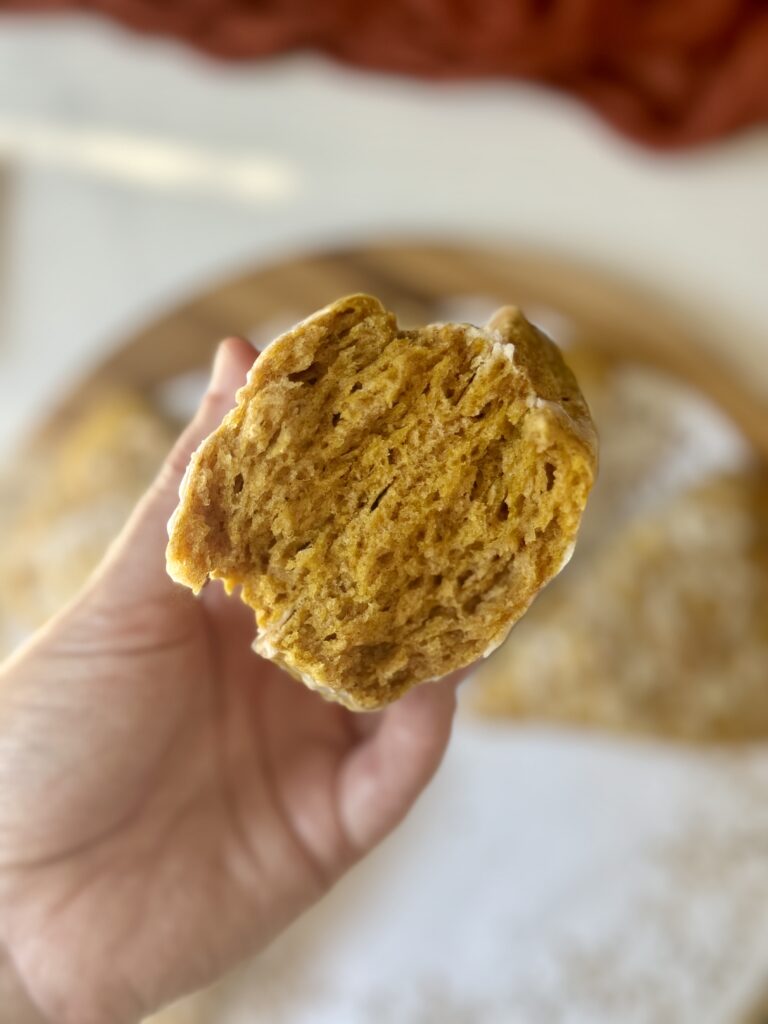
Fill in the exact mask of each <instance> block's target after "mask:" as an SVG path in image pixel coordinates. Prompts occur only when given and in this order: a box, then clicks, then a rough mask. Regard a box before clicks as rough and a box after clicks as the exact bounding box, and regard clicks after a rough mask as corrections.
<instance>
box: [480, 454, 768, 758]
mask: <svg viewBox="0 0 768 1024" xmlns="http://www.w3.org/2000/svg"><path fill="white" fill-rule="evenodd" d="M766 609H768V477H766V476H765V474H763V473H761V472H760V471H758V470H756V469H751V470H748V471H745V472H743V473H739V474H734V475H732V476H725V477H718V478H716V479H713V480H711V481H709V482H708V483H706V484H703V485H700V486H698V487H696V488H694V489H692V490H691V491H689V492H688V493H686V494H684V495H682V496H680V497H678V498H677V499H675V500H673V501H672V502H670V503H669V504H668V505H667V506H666V507H665V508H663V509H661V510H659V511H658V512H657V513H656V514H655V515H654V516H652V517H650V518H648V519H645V520H641V521H639V522H637V523H635V524H633V525H631V526H630V527H628V528H627V529H626V530H625V531H624V532H619V533H618V534H617V535H616V536H615V537H614V538H613V539H612V540H611V541H610V542H609V543H608V544H606V546H605V547H604V548H603V549H602V550H600V551H599V552H598V553H597V554H596V555H595V556H594V558H593V560H592V563H591V564H590V568H589V571H586V572H585V571H583V570H582V571H581V572H576V573H574V574H569V575H568V577H567V578H566V579H564V580H562V581H561V582H559V583H558V586H557V587H553V588H552V589H551V590H549V591H548V592H547V593H546V594H545V595H544V596H543V597H542V600H541V601H540V602H538V603H537V605H536V608H535V611H534V613H533V614H532V615H530V616H528V617H527V618H526V619H525V621H524V622H522V623H521V624H520V627H519V629H517V630H515V637H514V641H513V642H512V643H510V644H508V645H506V646H505V647H504V648H503V649H502V650H500V651H499V652H498V654H497V655H496V656H495V657H494V658H491V659H490V661H489V662H488V664H487V665H486V666H484V668H483V670H482V672H481V673H480V675H479V677H478V679H477V680H476V682H475V683H474V688H473V697H474V704H475V706H476V708H478V709H479V710H481V711H482V712H484V713H486V714H490V715H509V716H514V717H521V716H522V717H534V718H546V719H554V720H561V721H567V722H573V723H582V724H590V725H599V726H602V727H607V728H611V729H618V730H623V731H633V732H642V733H650V734H654V735H662V736H671V737H676V738H682V739H687V740H695V741H699V742H705V741H706V742H712V741H718V742H723V741H735V740H745V739H755V738H758V737H761V738H765V737H766V736H768V686H767V685H766V669H767V667H768V612H767V611H766Z"/></svg>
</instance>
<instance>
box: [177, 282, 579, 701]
mask: <svg viewBox="0 0 768 1024" xmlns="http://www.w3.org/2000/svg"><path fill="white" fill-rule="evenodd" d="M594 468H595V438H594V433H593V429H592V425H591V420H590V418H589V412H588V410H587V408H586V404H585V403H584V401H583V399H582V397H581V394H580V392H579V390H578V387H577V385H576V382H575V380H574V378H573V376H572V375H571V374H570V372H569V371H568V370H567V368H566V367H565V365H564V363H563V361H562V359H561V357H560V354H559V352H558V351H557V349H556V348H555V346H554V345H553V344H552V343H551V342H550V341H549V340H548V339H547V338H546V337H545V336H544V335H542V334H540V333H539V332H538V331H536V330H535V329H534V328H533V327H532V326H531V325H530V324H528V322H527V321H526V320H525V319H524V318H523V317H522V315H521V314H520V313H519V312H518V311H517V310H514V309H511V308H508V309H504V310H501V311H500V312H499V313H498V314H497V315H496V316H495V317H494V319H493V320H492V321H491V323H490V324H489V325H488V327H487V328H486V329H484V330H480V329H478V328H475V327H471V326H469V325H464V324H436V325H431V326H428V327H424V328H422V329H419V330H402V329H400V328H399V327H398V325H397V322H396V320H395V317H394V315H393V314H391V313H389V312H387V311H386V310H385V309H384V308H383V307H382V305H381V304H380V303H379V302H378V300H376V299H374V298H371V297H369V296H353V297H351V298H349V299H345V300H341V301H339V302H337V303H334V304H333V305H332V306H329V307H327V308H326V309H325V310H323V311H321V312H320V313H319V314H316V315H315V316H314V317H312V318H310V319H309V320H307V321H304V322H303V323H302V324H299V325H298V327H296V328H295V329H294V330H293V331H291V332H289V333H288V334H287V335H284V336H282V337H281V338H280V339H278V340H277V341H276V342H275V343H274V344H273V345H272V346H271V347H270V348H268V349H267V351H266V352H265V353H264V354H263V355H262V356H260V357H259V359H258V360H257V362H256V363H255V364H254V367H253V370H252V371H251V374H250V377H249V381H248V383H247V385H246V386H245V387H244V388H243V389H242V390H241V391H240V393H239V395H238V404H237V407H236V408H235V409H234V410H233V411H232V412H231V413H230V414H229V415H228V416H227V417H226V419H225V420H224V422H223V423H222V425H221V427H220V428H219V429H218V430H217V431H216V432H215V433H214V434H213V435H212V436H211V437H210V438H209V439H208V440H207V441H206V442H205V443H204V444H203V445H202V447H201V448H200V449H199V451H198V452H197V453H196V455H195V457H194V458H193V462H192V464H191V466H190V471H189V474H188V478H187V481H186V485H185V488H184V490H183V493H182V499H181V504H180V506H179V509H178V510H177V513H176V515H175V517H174V519H173V520H172V523H171V528H170V543H169V548H168V566H169V571H170V573H171V575H172V576H173V577H174V578H175V579H177V580H179V581H180V582H183V583H185V584H187V585H188V586H190V587H192V588H193V589H194V590H196V591H197V590H199V589H200V587H201V586H202V585H203V584H204V582H205V580H206V579H207V578H209V577H211V578H217V579H222V580H224V581H225V584H226V586H227V587H228V588H229V589H234V588H236V587H239V588H241V596H242V599H243V600H244V601H245V602H246V603H247V604H248V605H250V606H251V607H252V608H253V609H254V610H255V612H256V619H257V624H258V629H259V636H258V639H257V643H256V649H257V650H259V651H260V653H262V654H264V655H265V656H267V657H271V658H273V659H274V660H276V661H278V662H279V663H280V664H282V665H284V666H285V667H286V668H288V669H289V671H291V672H292V673H293V674H294V675H296V676H297V677H299V678H301V679H303V680H304V682H306V683H307V684H308V685H310V686H313V687H315V688H318V689H321V690H323V691H325V692H327V693H328V694H329V695H331V696H333V697H335V698H336V699H338V700H340V701H342V702H343V703H345V704H347V705H348V706H350V707H353V708H360V709H362V708H375V707H379V706H381V705H383V704H385V703H387V702H389V701H391V700H393V699H395V698H396V697H398V696H399V695H401V694H402V693H403V692H404V691H405V690H406V689H408V688H409V687H411V686H413V685H414V684H415V683H418V682H422V681H425V680H429V679H433V678H437V677H440V676H442V675H444V674H445V673H447V672H449V671H451V670H453V669H455V668H457V667H459V666H463V665H467V664H469V663H470V662H472V661H474V660H475V659H476V658H478V657H480V656H482V655H483V654H485V653H487V651H488V650H489V648H493V647H494V646H495V645H497V644H498V643H499V642H501V640H502V639H503V638H504V636H505V635H506V633H507V631H508V630H509V628H510V626H511V625H512V623H514V622H515V621H516V620H517V619H518V618H519V617H520V616H521V615H522V614H523V612H524V611H525V609H526V608H527V607H528V605H529V603H530V602H531V600H532V599H533V597H534V596H535V594H536V593H537V591H538V590H539V589H540V588H541V587H542V586H543V585H544V584H545V583H546V582H547V581H548V580H549V579H550V578H551V577H552V576H553V575H555V573H557V572H558V570H559V569H560V568H561V567H562V565H563V563H564V561H565V560H567V557H568V554H569V552H570V550H571V548H572V545H573V542H574V539H575V535H576V532H577V529H578V524H579V520H580V517H581V513H582V511H583V509H584V505H585V503H586V500H587V495H588V492H589V489H590V487H591V485H592V481H593V476H594Z"/></svg>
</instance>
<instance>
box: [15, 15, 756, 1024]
mask: <svg viewBox="0 0 768 1024" xmlns="http://www.w3.org/2000/svg"><path fill="white" fill-rule="evenodd" d="M767 124H768V12H766V9H765V5H764V4H763V3H761V2H757V0H756V2H753V3H749V2H738V0H687V2H681V3H676V4H670V3H663V2H659V3H652V4H644V3H637V2H627V0H625V2H621V3H616V4H612V5H606V4H600V3H597V2H593V3H589V2H587V3H583V2H576V0H569V2H567V0H555V2H548V3H544V2H534V0H526V2H522V0H508V2H501V0H493V2H492V0H483V2H478V3H474V4H470V3H452V2H449V0H430V2H420V3H417V2H415V0H401V2H394V0H393V2H390V3H386V4H385V3H381V4H378V3H371V4H366V5H355V4H351V3H349V2H348V0H347V2H340V0H337V2H335V3H326V4H320V5H313V4H309V3H305V2H302V0H272V2H271V3H262V2H255V0H254V2H246V0H240V2H229V0H197V2H193V0H174V2H168V3H165V4H162V5H158V4H153V3H148V2H143V0H122V2H117V0H115V2H109V3H107V2H104V3H99V2H97V0H93V2H88V3H74V2H73V3H66V2H54V0H38V2H29V3H22V2H17V3H3V2H0V387H1V388H2V402H0V463H2V465H3V467H4V468H3V470H2V475H0V487H1V489H0V651H2V652H7V651H8V650H11V649H12V648H13V646H14V645H15V644H16V643H17V642H18V640H19V639H21V638H22V637H23V636H24V635H26V634H27V633H28V632H29V631H30V630H31V629H33V628H34V627H35V626H36V625H38V624H39V622H40V621H42V620H44V618H45V617H47V615H48V614H50V613H51V612H53V611H54V610H55V609H56V608H57V607H59V606H60V605H61V603H63V602H64V601H65V600H67V599H68V597H69V596H71V594H72V593H73V592H74V591H76V589H77V588H78V586H79V585H80V584H81V582H82V580H83V579H84V578H85V576H86V575H87V573H88V572H89V571H90V568H91V567H92V566H93V564H95V562H96V560H97V559H98V557H99V556H100V553H101V552H102V550H103V549H104V547H105V546H106V544H107V543H108V541H109V539H110V538H111V537H112V536H113V535H114V533H115V532H116V531H117V530H118V529H119V527H120V525H121V523H122V521H123V520H124V518H125V516H126V515H127V512H128V510H129V509H130V507H131V505H132V503H133V501H134V500H135V498H136V496H137V495H138V494H139V493H140V492H141V490H142V489H143V487H144V486H145V484H146V482H147V481H148V480H149V479H150V478H151V475H152V473H153V471H154V468H155V466H156V465H157V464H158V462H159V460H160V459H161V458H162V456H163V454H164V452H165V451H166V450H167V447H168V445H169V443H170V440H171V439H172V438H173V436H174V435H175V432H176V431H177V429H178V425H179V424H180V423H181V422H183V421H184V419H185V418H186V417H187V416H188V415H189V413H190V412H191V410H192V409H193V408H194V404H195V402H196V399H197V397H198V395H199V393H200V391H201V388H202V386H203V382H204V379H205V372H206V369H207V366H208V364H209V360H210V356H211V353H212V351H213V348H214V346H215V343H216V341H217V340H218V339H219V338H220V337H223V336H225V335H227V334H232V333H244V334H246V335H248V336H249V337H251V338H252V339H253V340H255V341H257V342H259V343H265V342H267V341H268V340H269V339H270V338H271V337H273V336H274V335H275V333H277V332H278V331H279V330H281V329H283V328H284V327H286V326H288V325H289V324H291V323H292V322H294V321H295V320H296V319H298V318H300V317H301V316H303V315H305V314H307V313H308V312H310V311H312V310H313V309H315V308H317V307H318V306H320V305H322V304H324V303H325V302H328V301H330V300H332V299H334V298H336V297H338V296H340V295H342V294H344V293H347V292H350V291H354V290H370V291H372V292H374V293H375V294H378V295H380V297H381V298H382V299H383V300H384V301H385V302H387V303H388V304H389V305H391V306H392V308H393V309H395V311H396V312H397V313H398V315H399V316H400V318H401V320H402V321H403V322H404V323H406V324H408V323H411V324H416V323H423V322H425V321H426V320H429V319H447V318H449V317H450V318H457V319H468V320H473V321H478V320H482V319H483V318H484V317H486V316H487V315H488V314H489V313H490V312H491V311H492V310H493V309H494V308H495V307H496V306H497V305H500V304H502V303H504V302H513V303H518V304H520V305H521V306H523V308H524V309H525V310H526V311H527V312H528V313H529V315H530V316H531V317H532V318H533V319H534V320H536V321H538V322H539V323H540V324H541V325H542V326H544V327H545V328H546V329H547V330H549V331H550V332H551V333H552V334H553V336H554V337H555V338H556V339H557V340H558V341H560V342H561V343H562V344H563V345H564V347H565V348H566V351H567V353H568V358H569V359H570V361H571V362H572V365H573V367H574V369H575V370H576V372H577V376H578V377H579V379H580V381H581V383H582V385H583V387H584V390H585V393H586V395H587V397H588V399H589V400H590V403H591V405H592V407H593V412H594V415H595V418H596V421H597V424H598V428H599V430H600V433H601V437H602V471H601V480H600V483H599V484H598V487H597V488H596V491H595V495H594V498H593V500H592V502H591V506H590V509H589V511H588V513H587V516H586V518H585V524H584V534H583V538H582V541H581V543H580V546H579V550H578V552H577V555H576V557H575V558H574V560H573V563H572V564H571V566H570V567H569V569H568V570H567V572H566V573H564V574H563V576H562V577H561V579H559V580H558V581H557V582H556V583H555V584H554V585H553V586H552V587H550V588H549V589H548V591H547V592H546V594H545V595H544V596H543V597H542V598H540V600H539V601H537V603H536V605H535V606H534V608H533V609H532V611H531V613H530V614H529V615H528V616H527V617H526V619H525V621H524V622H523V623H522V624H521V625H520V626H519V627H518V628H517V629H516V630H515V631H514V633H513V636H512V638H511V642H510V643H509V644H508V645H506V646H505V648H503V649H502V650H501V651H500V652H499V653H498V654H497V655H496V656H494V658H492V659H491V660H490V661H489V662H488V663H487V664H486V665H484V666H483V668H482V669H481V671H480V672H479V673H478V677H477V678H476V679H475V680H473V681H471V682H470V683H469V684H468V685H467V686H466V687H465V690H464V693H463V698H462V709H461V716H460V723H459V726H458V728H457V733H456V737H455V742H454V744H453V746H452V749H451V751H450V754H449V756H448V758H447V761H446V763H445V765H444V767H443V769H442V770H441V772H440V773H439V775H438V778H437V780H436V782H435V784H434V786H433V787H432V789H431V790H430V792H429V793H428V794H427V796H426V797H425V799H424V800H423V801H422V802H421V803H420V804H419V806H418V808H417V810H416V811H415V812H414V814H413V815H412V816H411V818H410V819H409V820H408V822H407V823H406V825H405V826H404V828H403V829H401V830H400V832H399V833H398V834H397V835H396V836H394V837H392V839H390V840H389V841H388V842H387V843H386V844H385V845H384V846H383V847H382V848H381V849H380V850H379V851H377V853H376V854H375V856H374V857H372V858H371V859H370V860H369V861H368V862H367V863H366V864H364V865H362V866H361V867H360V868H359V869H358V870H356V871H355V872H354V873H353V874H352V875H351V876H350V877H349V878H348V879H346V880H345V881H344V883H343V884H342V885H341V886H339V887H338V889H337V890H335V891H334V893H332V894H331V896H330V897H329V898H328V899H326V900H325V901H324V902H323V903H322V904H321V905H320V906H319V907H317V908H316V909H315V910H314V911H313V912H312V913H311V914H310V915H308V917H307V918H306V919H305V920H303V921H302V922H300V923H299V924H298V925H297V926H295V927H294V928H293V929H291V931H289V933H288V934H287V935H286V936H285V937H284V939H282V940H281V941H280V942H278V943H277V944H276V946H275V947H273V948H272V949H271V950H269V951H268V952H267V953H266V954H265V955H264V956H263V957H261V958H259V960H258V961H255V962H254V963H253V964H250V965H247V967H246V968H244V969H243V970H242V971H241V972H238V974H237V975H235V976H233V977H231V978H229V979H226V980H225V981H224V982H223V983H222V984H221V985H220V986H218V987H217V989H216V990H214V991H211V992H207V993H202V994H200V995H199V996H196V997H194V998H193V999H191V1000H187V1001H186V1002H185V1003H184V1004H182V1005H179V1006H178V1007H176V1008H173V1009H172V1010H170V1011H167V1012H166V1014H165V1015H164V1016H163V1020H164V1021H169V1022H170V1021H171V1020H175V1021H177V1022H179V1024H181V1022H189V1024H208V1022H214V1021H215V1022H216V1024H236V1022H240V1021H243V1022H244V1021H248V1022H250V1024H253V1022H261V1021H264V1022H269V1024H280V1022H281V1021H286V1022H287V1021H290V1022H291V1024H304V1022H308V1024H310V1022H311V1024H326V1022H328V1024H330V1022H333V1024H369V1022H371V1024H394V1022H397V1024H432V1022H438V1021H439V1022H440V1024H475V1022H478V1024H480V1022H482V1024H518V1022H519V1024H538V1022H547V1024H550V1022H554V1024H560V1022H563V1024H565V1022H567V1024H572V1022H574V1024H575V1022H579V1024H580V1022H589V1024H609V1022H615V1021H617V1020H621V1021H622V1022H626V1024H635V1022H637V1024H657V1022H664V1024H666V1022H671V1024H678V1022H680V1024H689V1022H690V1024H694V1022H695V1024H710V1022H711V1024H746V1022H748V1021H750V1022H752V1024H758V1022H760V1021H768V1008H766V1009H764V1008H763V993H764V992H765V993H768V752H766V750H765V740H766V738H767V737H768V526H767V525H766V524H767V523H768V486H767V485H766V483H765V478H764V474H763V469H762V463H763V462H764V460H765V458H768V288H766V274H767V273H768V129H767V128H766V125H767ZM765 1004H766V1007H768V999H766V1001H765Z"/></svg>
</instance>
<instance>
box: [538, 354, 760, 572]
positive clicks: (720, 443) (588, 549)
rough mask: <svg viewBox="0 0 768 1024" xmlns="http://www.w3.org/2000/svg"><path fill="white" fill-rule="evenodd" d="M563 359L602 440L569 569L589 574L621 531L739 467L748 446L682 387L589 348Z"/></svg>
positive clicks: (651, 370)
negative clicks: (598, 556) (713, 476)
mask: <svg viewBox="0 0 768 1024" xmlns="http://www.w3.org/2000/svg"><path fill="white" fill-rule="evenodd" d="M565 357H566V359H567V361H568V365H569V366H570V368H571V369H572V370H573V371H574V373H575V374H576V377H577V378H578V381H579V387H580V388H581V390H582V392H583V394H584V396H585V398H586V399H587V402H588V403H589V408H590V412H591V413H592V419H593V420H594V422H595V424H596V427H597V431H598V433H599V435H600V476H599V478H598V480H597V481H596V483H595V487H594V488H593V490H592V493H591V494H590V497H589V507H588V509H587V512H586V514H585V516H584V520H583V522H582V524H581V529H580V532H579V549H578V555H577V559H576V562H575V563H574V566H573V570H572V571H575V570H577V569H578V570H579V571H581V570H582V569H583V570H584V571H586V572H588V571H589V558H590V556H591V555H592V553H593V552H594V551H595V550H596V549H597V548H599V547H601V546H602V545H603V544H604V543H605V542H606V540H607V539H608V538H609V537H610V536H612V535H613V534H614V533H615V532H616V531H617V530H620V529H623V528H624V527H626V525H627V524H628V523H629V522H631V521H632V520H634V519H638V518H642V517H645V516H647V515H649V514H652V513H653V512H654V511H655V510H656V509H657V508H659V507H660V506H661V505H663V504H664V503H665V502H666V501H668V500H669V499H670V498H671V497H672V496H673V495H675V494H678V493H680V492H681V491H682V490H684V489H685V488H686V487H687V486H689V485H691V484H692V483H698V482H699V481H701V480H703V479H706V478H707V477H708V476H710V475H711V474H712V473H713V472H722V471H723V470H724V469H725V468H726V467H729V468H734V467H736V466H738V465H739V463H740V462H741V461H742V460H743V458H744V456H745V455H746V454H747V448H746V444H745V443H744V442H743V441H742V440H741V438H740V437H739V436H738V435H737V434H736V432H735V431H734V429H733V428H732V427H731V425H730V424H729V423H727V421H725V419H724V418H723V421H722V423H721V421H720V414H719V413H718V411H717V409H715V408H713V406H712V404H711V402H710V401H709V400H708V399H707V398H706V397H704V396H703V395H702V394H701V392H699V391H697V390H695V389H694V388H693V387H691V386H690V385H689V384H687V383H686V382H685V381H682V380H680V379H678V378H676V377H674V376H672V375H670V374H668V373H664V372H663V371H661V370H659V369H657V368H655V367H652V366H644V365H642V364H639V363H634V362H630V361H627V360H624V359H620V358H613V357H611V356H609V355H607V354H605V353H602V352H599V351H597V350H595V349H594V348H590V347H589V346H588V345H587V344H586V343H581V344H577V345H576V346H574V347H573V348H569V349H568V350H567V351H566V353H565ZM570 575H571V573H569V576H570ZM561 584H562V580H559V581H558V583H557V584H556V585H557V586H560V585H561Z"/></svg>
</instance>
